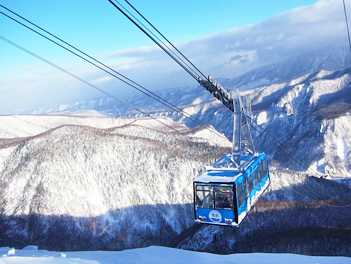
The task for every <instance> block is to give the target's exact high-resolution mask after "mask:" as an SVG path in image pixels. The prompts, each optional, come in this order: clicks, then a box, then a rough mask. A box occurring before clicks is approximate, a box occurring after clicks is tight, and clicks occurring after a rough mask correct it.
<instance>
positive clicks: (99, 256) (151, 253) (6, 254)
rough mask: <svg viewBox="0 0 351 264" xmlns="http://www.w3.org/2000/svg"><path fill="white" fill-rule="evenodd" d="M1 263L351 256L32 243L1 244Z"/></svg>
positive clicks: (323, 261) (310, 260) (288, 260)
mask: <svg viewBox="0 0 351 264" xmlns="http://www.w3.org/2000/svg"><path fill="white" fill-rule="evenodd" d="M0 255H1V258H0V261H1V263H4V264H5V263H26V264H30V263H82V264H83V263H101V264H107V263H116V264H117V263H123V264H124V263H130V264H132V263H137V264H143V263H153V264H157V263H162V264H163V263H169V264H173V263H177V264H178V263H179V264H180V263H187V264H193V263H194V264H198V263H203V264H207V263H211V264H212V263H223V264H225V263H246V264H256V263H262V264H276V263H277V264H281V263H283V262H284V263H285V264H298V263H305V264H315V263H319V264H333V263H337V264H346V263H350V262H351V259H350V258H347V257H312V256H303V255H294V254H262V253H254V254H234V255H215V254H209V253H200V252H192V251H186V250H179V249H173V248H165V247H155V246H153V247H148V248H141V249H132V250H124V251H121V252H104V251H89V252H53V251H46V250H37V248H36V247H35V246H28V247H26V248H24V249H22V250H17V249H16V250H15V249H11V248H0Z"/></svg>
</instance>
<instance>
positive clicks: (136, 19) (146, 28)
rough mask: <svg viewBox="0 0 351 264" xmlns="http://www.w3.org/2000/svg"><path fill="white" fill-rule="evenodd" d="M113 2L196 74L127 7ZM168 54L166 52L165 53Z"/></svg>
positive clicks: (195, 74)
mask: <svg viewBox="0 0 351 264" xmlns="http://www.w3.org/2000/svg"><path fill="white" fill-rule="evenodd" d="M115 2H116V3H117V4H119V5H120V6H121V7H122V8H123V9H124V10H125V11H126V12H127V13H128V14H129V15H130V16H131V17H133V19H135V21H137V22H138V23H139V24H140V25H141V26H142V27H143V28H144V29H145V30H147V31H148V32H149V33H150V34H151V35H152V36H153V37H154V38H155V39H157V40H158V41H159V43H160V45H161V44H162V46H163V47H164V48H165V49H167V50H168V51H169V52H170V53H172V54H173V55H174V57H176V58H177V59H178V61H179V62H181V63H182V64H183V65H184V66H185V67H187V68H188V69H189V71H191V72H192V73H193V74H194V76H197V73H196V72H195V71H194V69H192V68H191V67H189V65H187V64H186V63H185V62H184V61H183V59H182V58H180V57H179V56H178V55H177V54H176V53H175V52H174V51H173V50H172V49H170V48H169V47H168V46H167V45H166V44H165V43H164V42H163V41H162V40H161V39H160V38H159V37H158V36H156V35H155V34H154V33H153V32H152V31H151V30H150V29H149V28H148V27H147V26H145V25H144V24H143V23H142V22H141V21H140V20H139V19H138V18H136V17H135V16H134V15H133V14H132V13H131V12H130V11H129V10H128V9H127V8H125V7H124V6H123V5H122V4H121V3H120V2H119V1H118V0H115ZM167 54H168V53H167Z"/></svg>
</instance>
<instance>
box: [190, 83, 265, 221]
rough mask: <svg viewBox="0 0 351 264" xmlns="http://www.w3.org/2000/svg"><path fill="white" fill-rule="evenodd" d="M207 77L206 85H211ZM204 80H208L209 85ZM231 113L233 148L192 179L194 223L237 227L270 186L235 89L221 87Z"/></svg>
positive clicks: (246, 110) (261, 155)
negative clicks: (232, 115)
mask: <svg viewBox="0 0 351 264" xmlns="http://www.w3.org/2000/svg"><path fill="white" fill-rule="evenodd" d="M211 81H212V80H211V78H210V77H209V79H208V81H207V83H206V85H207V86H210V85H211V83H212V82H211ZM208 82H211V83H210V84H209V83H208ZM222 93H225V96H226V97H227V98H228V99H227V100H226V101H227V102H228V105H229V107H228V108H229V109H231V110H232V111H233V113H234V128H233V149H232V152H230V153H226V154H225V155H224V156H223V157H221V158H220V159H219V160H217V161H216V162H215V163H213V164H212V165H210V166H207V167H205V168H206V171H205V173H204V174H201V175H199V176H197V177H196V178H195V179H194V181H193V185H194V186H193V187H194V214H195V222H197V223H206V224H214V225H225V226H239V224H240V223H241V222H242V221H243V219H244V218H245V216H246V215H247V214H248V212H249V211H250V209H251V208H252V207H253V206H254V204H255V203H256V202H257V200H258V199H259V198H260V197H261V195H262V194H263V193H264V191H265V190H266V189H267V188H268V186H269V185H270V178H269V171H268V163H267V156H266V154H265V153H263V152H261V153H257V152H255V148H254V144H253V141H252V137H251V133H250V129H249V122H248V119H247V112H249V111H250V110H248V109H245V108H244V107H243V104H242V101H241V98H240V96H239V92H238V91H237V92H236V94H234V96H232V95H231V94H229V92H226V91H225V90H224V89H222ZM232 98H233V99H232Z"/></svg>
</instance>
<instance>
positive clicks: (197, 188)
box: [194, 153, 270, 226]
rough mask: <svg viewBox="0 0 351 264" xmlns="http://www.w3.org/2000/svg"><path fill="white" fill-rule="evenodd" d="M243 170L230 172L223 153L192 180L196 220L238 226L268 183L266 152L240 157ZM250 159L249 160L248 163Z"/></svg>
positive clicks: (228, 160) (228, 158)
mask: <svg viewBox="0 0 351 264" xmlns="http://www.w3.org/2000/svg"><path fill="white" fill-rule="evenodd" d="M241 158H242V160H243V161H245V159H247V161H248V162H247V164H246V165H245V167H244V168H243V170H237V169H234V168H233V169H231V168H230V167H228V166H222V165H223V164H229V163H230V159H231V153H227V154H225V155H224V156H223V157H222V158H220V159H219V160H218V161H216V162H215V163H213V164H212V165H211V166H209V167H206V172H205V173H204V174H201V175H199V176H198V177H196V178H195V179H194V210H195V221H196V222H198V223H206V224H215V225H225V226H238V225H239V224H240V223H241V222H242V220H243V219H244V218H245V216H246V215H247V214H248V212H249V211H250V209H251V207H253V206H254V204H255V203H256V201H257V200H258V198H259V197H260V196H261V195H262V194H263V192H264V191H265V190H266V189H267V187H268V186H269V184H270V179H269V171H268V164H267V158H266V154H265V153H256V154H255V155H254V156H247V157H245V156H242V157H241ZM248 159H250V160H248Z"/></svg>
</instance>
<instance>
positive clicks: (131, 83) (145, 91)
mask: <svg viewBox="0 0 351 264" xmlns="http://www.w3.org/2000/svg"><path fill="white" fill-rule="evenodd" d="M0 7H2V8H4V9H6V10H8V11H9V12H11V13H13V14H15V15H16V16H18V17H20V18H21V19H23V20H25V21H26V22H28V23H30V24H31V25H33V26H35V27H36V28H38V29H40V30H42V31H44V32H45V33H47V34H49V35H50V36H52V37H54V38H55V39H57V40H59V41H61V42H62V43H64V44H66V45H68V46H69V47H71V48H73V49H74V50H76V51H78V52H79V53H81V54H83V55H85V56H87V57H88V58H89V59H91V60H93V61H95V62H97V63H98V64H100V65H102V66H103V67H105V68H107V69H109V70H110V71H112V72H114V73H116V74H117V75H118V76H116V75H115V74H113V73H111V72H109V71H108V70H106V69H104V68H102V67H101V66H99V65H97V64H95V63H93V62H91V61H89V60H88V59H86V58H84V57H83V56H81V55H79V54H77V53H76V52H74V51H72V50H70V49H68V48H67V47H64V46H63V45H61V44H59V43H58V42H56V41H54V40H52V39H50V38H49V37H47V36H45V35H43V34H41V33H40V32H38V31H36V30H35V29H33V28H30V27H29V26H27V25H25V24H23V23H22V22H20V21H18V20H16V19H15V18H13V17H11V16H9V15H7V14H5V13H3V12H1V11H0V13H1V14H2V15H4V16H6V17H8V18H9V19H11V20H13V21H15V22H16V23H18V24H20V25H22V26H24V27H26V28H27V29H29V30H31V31H33V32H34V33H36V34H38V35H39V36H41V37H43V38H45V39H47V40H48V41H50V42H52V43H54V44H55V45H57V46H59V47H61V48H63V49H65V50H66V51H68V52H70V53H72V54H74V55H75V56H77V57H79V58H81V59H83V60H84V61H86V62H88V63H90V64H92V65H93V66H95V67H97V68H99V69H100V70H102V71H104V72H106V73H108V74H110V75H111V76H113V77H115V78H117V79H118V80H120V81H122V82H123V83H125V84H127V85H129V86H131V87H132V88H134V89H136V90H138V91H139V92H141V93H143V94H145V95H146V96H149V97H151V98H152V99H154V100H155V101H157V102H159V103H161V104H163V105H164V106H166V107H168V108H170V109H171V110H173V111H175V112H178V113H179V114H181V115H183V116H184V117H185V118H189V119H190V120H191V121H192V122H194V123H196V124H198V125H203V126H205V125H206V124H205V123H204V122H202V121H200V120H198V119H196V118H195V117H193V116H191V115H190V114H188V113H187V112H185V111H184V110H182V109H181V108H179V107H177V106H176V105H174V104H172V103H170V102H168V101H167V100H165V99H163V98H162V97H160V96H158V95H156V94H155V93H153V92H152V91H150V90H148V89H147V88H145V87H143V86H141V85H139V84H137V83H136V82H134V81H132V80H131V79H129V78H127V77H126V76H124V75H122V74H120V73H119V72H117V71H115V70H114V69H112V68H110V67H109V66H107V65H105V64H103V63H102V62H100V61H98V60H97V59H95V58H93V57H92V56H90V55H88V54H87V53H85V52H83V51H81V50H80V49H78V48H76V47H74V46H73V45H71V44H69V43H68V42H66V41H64V40H62V39H61V38H59V37H57V36H55V35H54V34H52V33H50V32H48V31H47V30H45V29H43V28H42V27H40V26H38V25H36V24H34V23H33V22H31V21H29V20H28V19H26V18H24V17H22V16H20V15H19V14H17V13H15V12H13V11H11V10H10V9H8V8H6V7H4V6H3V5H0ZM119 76H120V77H119ZM122 78H124V79H125V80H124V79H122ZM150 94H151V95H150ZM207 129H209V130H210V131H212V132H214V133H216V134H217V135H219V136H221V137H223V138H225V139H227V137H225V136H224V135H222V134H221V133H219V132H218V131H217V130H215V129H213V128H211V127H207Z"/></svg>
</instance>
